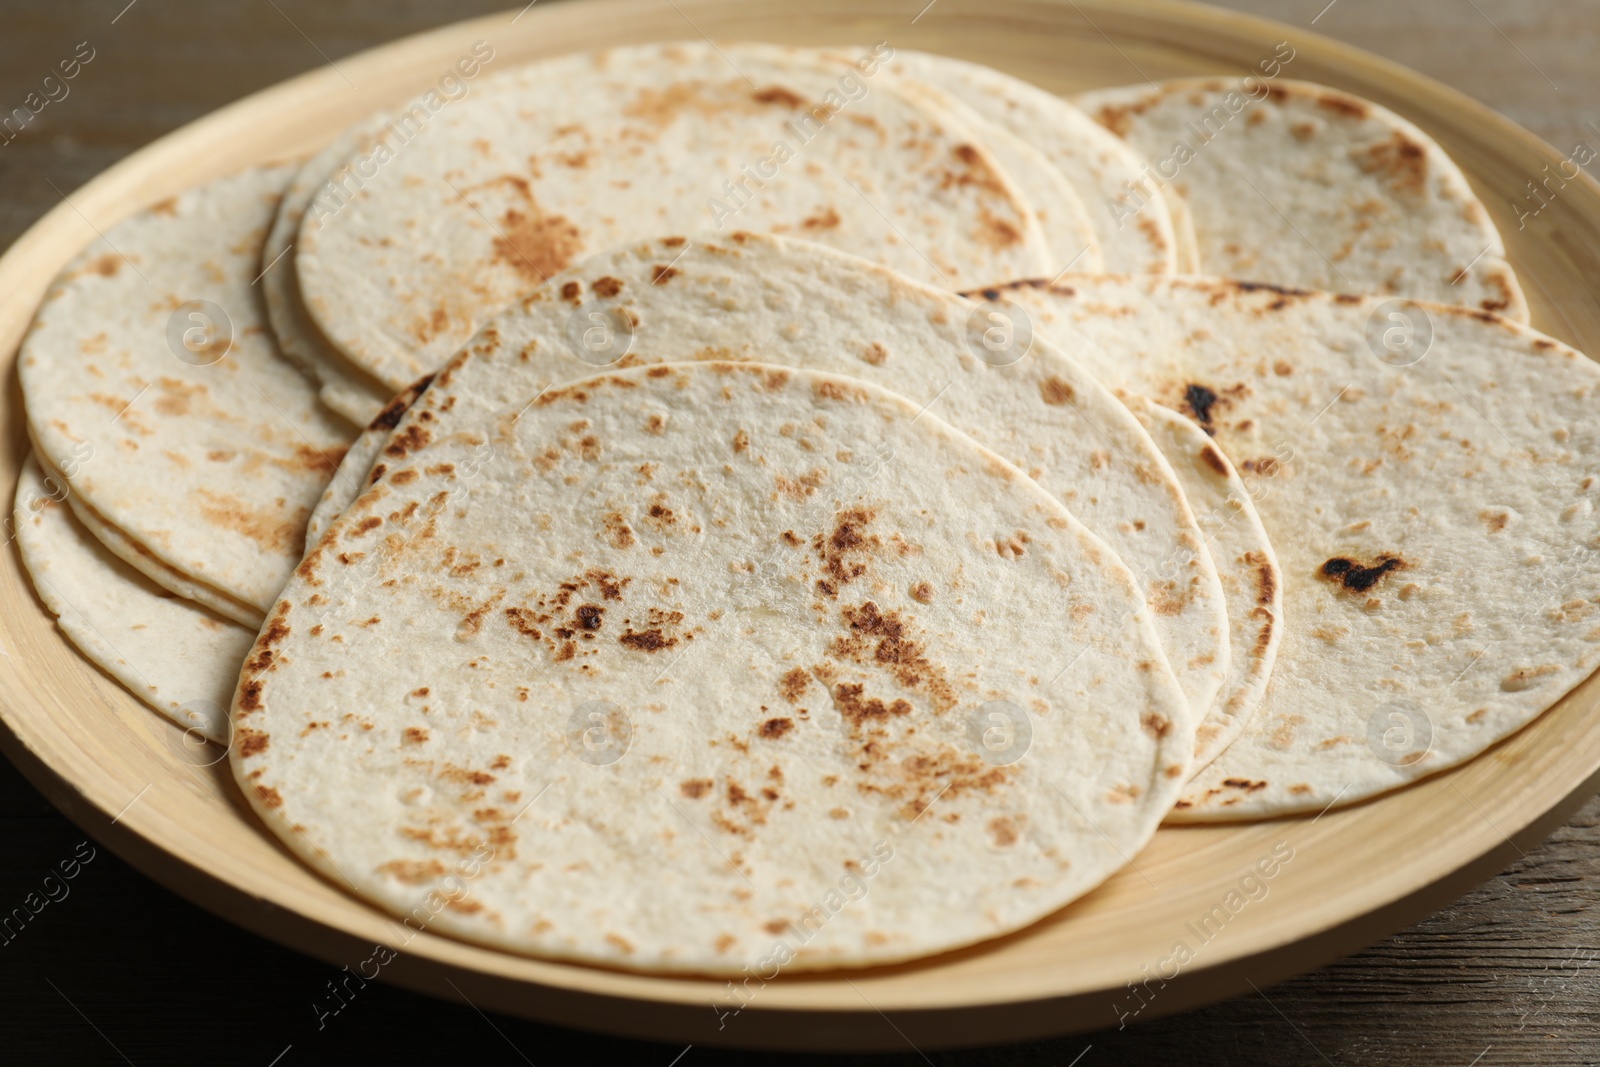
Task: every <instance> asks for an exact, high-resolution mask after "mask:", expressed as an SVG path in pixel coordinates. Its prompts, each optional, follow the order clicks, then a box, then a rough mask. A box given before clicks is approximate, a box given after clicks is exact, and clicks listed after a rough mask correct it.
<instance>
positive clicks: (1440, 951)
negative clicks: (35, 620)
mask: <svg viewBox="0 0 1600 1067" xmlns="http://www.w3.org/2000/svg"><path fill="white" fill-rule="evenodd" d="M545 2H550V0H545ZM569 2H570V0H569ZM925 2H926V0H911V2H909V3H908V8H921V7H922V5H923V4H924V3H925ZM1067 2H1070V0H1067ZM504 6H505V5H504V3H494V2H489V3H483V2H471V3H464V2H460V3H452V4H444V3H424V2H421V0H381V2H380V0H368V2H362V3H356V2H334V0H315V2H314V0H239V2H237V3H229V4H219V3H206V2H203V0H134V2H133V3H131V4H130V3H128V2H127V0H0V114H3V113H9V112H10V111H11V109H12V108H15V107H18V106H22V104H23V103H24V101H25V99H26V98H27V96H28V94H29V93H30V92H36V91H37V92H41V93H44V92H46V89H47V87H45V86H44V84H43V79H44V78H45V76H46V75H49V74H51V73H52V72H54V71H56V69H57V65H58V63H59V62H60V61H62V60H67V59H71V58H73V57H77V58H78V59H79V61H80V66H79V69H78V71H77V74H76V76H75V77H74V78H72V79H71V80H70V82H67V83H66V92H65V93H64V94H63V93H62V91H61V89H60V87H59V86H57V87H55V88H49V89H48V93H49V94H50V95H53V96H55V97H56V99H52V100H51V102H50V103H49V104H47V105H46V106H45V108H44V109H43V110H42V111H41V112H40V114H39V116H38V118H37V119H36V120H35V121H34V122H33V123H31V124H30V125H28V126H27V127H26V128H25V129H24V130H23V131H22V132H21V133H20V134H18V135H16V136H15V137H14V139H11V140H9V141H7V140H6V134H4V133H0V141H4V142H5V143H3V144H0V194H3V195H0V246H3V245H5V244H9V242H10V241H12V240H13V239H15V238H16V237H17V236H18V235H19V234H20V233H21V232H22V231H23V230H24V229H26V227H27V226H28V225H29V224H30V223H32V222H33V221H34V220H35V219H37V218H38V217H39V216H40V215H41V214H43V213H44V212H45V211H46V210H48V209H49V208H51V207H53V206H54V205H55V204H56V203H58V202H59V201H60V199H61V196H62V195H63V194H69V193H70V192H71V190H72V189H73V188H75V187H76V186H78V185H80V184H82V183H83V182H85V181H86V180H88V179H89V178H90V177H92V176H93V175H95V174H96V173H98V172H99V171H101V170H103V169H104V168H105V167H107V166H109V165H110V164H111V163H113V162H115V161H116V160H117V159H119V158H121V157H122V156H123V155H126V154H127V153H128V152H130V151H132V150H133V149H135V148H138V147H139V146H141V145H143V144H145V143H147V142H149V141H150V140H152V139H154V138H155V137H158V136H159V135H161V134H162V133H164V132H166V131H167V130H170V129H172V128H173V127H175V126H178V125H180V124H182V123H184V122H187V121H189V120H191V119H193V118H196V117H198V116H200V115H202V114H204V113H206V112H208V111H211V110H213V109H214V108H216V107H218V106H220V105H222V104H225V103H227V102H229V101H231V100H234V99H237V98H238V97H240V96H243V95H245V94H246V93H249V92H252V91H254V90H256V89H259V88H262V87H264V86H267V85H270V84H272V83H274V82H277V81H279V80H281V79H283V78H286V77H289V76H291V75H293V74H296V73H299V72H301V71H303V70H307V69H310V68H312V67H315V66H318V65H320V64H322V63H325V62H329V61H332V62H335V63H337V61H338V58H339V57H340V56H343V55H347V54H349V53H350V52H353V51H356V50H359V49H362V48H366V47H369V46H371V45H374V44H378V43H382V42H384V41H388V40H391V39H393V38H395V37H399V36H402V35H405V34H408V33H412V32H416V31H418V30H422V29H425V28H428V27H430V26H433V25H437V24H439V23H442V22H445V21H451V20H454V19H457V18H464V17H467V16H469V15H473V14H480V13H484V12H488V11H494V10H497V9H500V8H502V7H504ZM1223 6H1227V7H1231V8H1235V9H1238V10H1242V11H1247V12H1250V13H1253V14H1259V15H1265V16H1269V17H1273V18H1277V19H1280V20H1282V21H1285V22H1289V23H1293V24H1295V25H1298V26H1307V25H1309V24H1311V23H1312V22H1313V20H1315V29H1316V30H1317V31H1319V32H1322V33H1325V34H1327V35H1329V36H1332V37H1336V38H1339V39H1342V40H1345V41H1348V42H1349V43H1352V44H1355V45H1358V46H1360V47H1363V48H1367V49H1370V50H1372V51H1374V52H1377V53H1379V54H1381V55H1384V56H1387V57H1389V58H1392V59H1394V60H1397V61H1398V62H1401V63H1404V64H1406V65H1408V66H1411V67H1414V68H1416V69H1417V70H1419V71H1421V72H1422V73H1424V74H1427V75H1430V76H1432V77H1434V78H1437V79H1439V80H1441V81H1443V82H1445V83H1447V84H1449V85H1452V86H1454V87H1456V88H1458V89H1460V90H1462V91H1463V92H1466V93H1468V94H1469V95H1471V96H1473V97H1476V98H1477V99H1479V100H1481V101H1483V102H1485V103H1487V104H1489V105H1490V106H1491V107H1494V108H1496V109H1497V110H1500V111H1502V112H1504V113H1505V114H1507V115H1509V116H1510V117H1511V118H1513V119H1514V120H1516V121H1518V122H1520V123H1522V124H1523V125H1525V126H1527V127H1529V128H1530V129H1532V130H1533V131H1534V132H1536V133H1538V134H1539V135H1540V136H1542V137H1544V138H1546V139H1547V140H1549V141H1551V142H1552V143H1553V144H1554V145H1556V146H1557V147H1558V148H1559V149H1560V150H1561V151H1562V153H1563V154H1564V155H1566V154H1569V153H1570V152H1571V151H1572V149H1573V147H1574V146H1575V145H1576V144H1578V143H1584V144H1586V145H1590V146H1593V147H1594V148H1596V149H1600V125H1597V123H1600V67H1597V66H1596V65H1595V62H1594V57H1595V55H1596V53H1597V45H1600V0H1541V2H1539V3H1527V2H1525V0H1524V2H1517V0H1412V2H1408V3H1402V2H1396V0H1334V2H1333V3H1331V4H1330V3H1328V2H1327V0H1281V2H1269V0H1232V2H1230V3H1226V4H1224V5H1223ZM912 14H915V12H914V11H913V12H912ZM923 17H925V18H937V17H938V9H937V7H936V6H934V7H931V8H929V9H928V10H927V11H926V12H925V13H924V15H923ZM692 35H693V31H692V28H690V27H689V26H688V25H687V24H686V26H685V36H692ZM84 56H92V58H88V59H87V60H83V58H82V57H84ZM1136 78H1137V75H1136V74H1135V73H1134V72H1133V71H1132V70H1131V69H1130V72H1129V80H1130V81H1132V80H1136ZM1531 177H1533V176H1531V175H1530V178H1531ZM7 298H8V294H4V293H0V301H4V300H5V299H7ZM0 653H4V650H3V649H0ZM0 699H3V697H0ZM1597 852H1600V801H1591V802H1590V803H1589V804H1588V805H1587V806H1586V807H1585V808H1584V809H1583V810H1582V811H1581V812H1580V813H1579V814H1578V815H1577V816H1576V817H1574V818H1573V819H1572V820H1571V821H1570V822H1569V823H1568V824H1567V825H1566V826H1565V827H1563V828H1562V829H1560V830H1559V831H1557V832H1556V833H1555V834H1554V835H1552V837H1551V838H1550V839H1549V840H1548V841H1546V842H1545V843H1544V844H1543V845H1542V846H1540V847H1539V848H1538V849H1536V850H1534V851H1532V852H1530V853H1529V854H1528V855H1527V856H1526V857H1524V858H1523V859H1522V860H1520V861H1519V862H1518V863H1516V864H1515V865H1514V866H1513V867H1512V868H1511V869H1509V870H1507V871H1505V872H1503V873H1502V874H1501V875H1499V876H1498V877H1496V878H1494V879H1493V880H1491V881H1490V882H1488V883H1486V884H1485V885H1483V886H1480V887H1479V888H1478V889H1476V890H1474V891H1473V892H1472V893H1470V894H1468V895H1467V896H1466V897H1465V898H1463V899H1462V900H1460V901H1458V902H1457V903H1456V904H1454V905H1452V906H1451V907H1449V908H1446V909H1444V910H1443V911H1441V912H1439V913H1438V914H1437V915H1435V916H1434V917H1432V918H1431V919H1429V920H1427V921H1425V922H1423V923H1420V924H1419V925H1417V926H1416V927H1414V928H1412V929H1410V930H1408V931H1405V932H1403V933H1401V934H1398V935H1396V936H1395V937H1392V938H1390V939H1389V940H1387V941H1385V942H1382V943H1381V944H1379V945H1376V946H1374V947H1373V948H1371V949H1369V950H1368V951H1366V952H1363V953H1361V954H1359V955H1357V956H1353V957H1350V958H1348V959H1345V960H1342V961H1339V962H1337V963H1335V964H1332V965H1330V966H1328V967H1325V968H1323V969H1321V970H1320V971H1317V972H1315V973H1313V974H1309V975H1305V976H1303V977H1301V978H1298V979H1295V980H1292V981H1290V982H1286V983H1284V984H1283V985H1280V986H1277V987H1274V988H1270V989H1266V990H1263V991H1261V992H1260V993H1259V994H1255V995H1251V996H1248V997H1244V998H1240V999H1237V1000H1234V1001H1230V1002H1227V1003H1224V1004H1219V1005H1216V1006H1214V1007H1210V1008H1205V1009H1201V1010H1198V1011H1194V1012H1189V1013H1186V1014H1183V1015H1178V1016H1173V1017H1170V1018H1165V1019H1157V1020H1154V1021H1151V1022H1142V1023H1140V1024H1138V1025H1136V1026H1132V1027H1130V1028H1128V1029H1126V1030H1124V1031H1121V1032H1117V1031H1106V1032H1102V1033H1097V1034H1089V1035H1084V1036H1081V1037H1076V1038H1064V1039H1061V1040H1058V1041H1053V1042H1046V1043H1040V1044H1034V1045H1027V1046H1017V1047H1012V1048H1004V1049H980V1050H968V1051H964V1052H948V1053H935V1052H929V1053H928V1054H927V1055H926V1056H924V1055H923V1054H922V1053H921V1052H919V1051H918V1050H916V1049H913V1048H910V1047H908V1048H907V1049H906V1051H905V1054H904V1056H903V1057H898V1058H897V1059H899V1060H901V1061H903V1062H905V1063H908V1064H910V1063H922V1062H924V1061H927V1062H940V1063H971V1064H980V1063H983V1064H987V1063H1007V1064H1011V1063H1020V1064H1030V1063H1039V1064H1045V1063H1051V1064H1063V1065H1066V1064H1079V1065H1081V1067H1096V1065H1101V1064H1121V1063H1130V1064H1131V1063H1151V1062H1169V1063H1180V1064H1190V1063H1193V1064H1230V1065H1238V1064H1302V1063H1306V1064H1312V1063H1323V1062H1326V1063H1341V1064H1342V1063H1351V1064H1356V1063H1361V1064H1367V1063H1372V1064H1427V1065H1429V1067H1450V1065H1457V1064H1459V1065H1462V1067H1466V1065H1481V1067H1488V1065H1490V1064H1596V1063H1600V908H1597V906H1596V905H1597V902H1600V856H1597ZM63 864H65V865H66V866H65V867H64V866H63ZM67 870H71V871H73V872H74V875H73V877H71V878H67V877H65V872H66V871H67ZM41 900H43V901H45V903H44V904H42V905H41V904H39V903H38V902H39V901H41ZM25 902H26V903H25ZM25 906H26V907H28V908H30V909H35V910H36V911H37V914H32V912H31V911H30V916H31V917H30V918H28V919H27V921H26V922H24V923H22V924H20V925H18V924H16V923H13V924H12V925H11V926H9V927H0V1006H3V1007H0V1050H3V1051H0V1060H4V1061H5V1062H7V1063H12V1062H15V1063H34V1062H41V1063H42V1062H59V1063H98V1062H105V1063H122V1062H130V1063H135V1064H145V1063H154V1062H178V1063H187V1062H195V1063H214V1062H223V1061H225V1062H240V1063H247V1064H262V1065H268V1064H273V1063H278V1064H281V1065H282V1067H293V1065H295V1064H303V1063H322V1062H327V1063H347V1062H354V1061H361V1062H366V1061H375V1060H380V1059H385V1060H397V1061H398V1062H407V1063H408V1062H413V1061H415V1062H426V1061H428V1060H442V1059H443V1058H445V1057H449V1058H450V1059H452V1060H471V1061H474V1062H488V1063H520V1062H530V1063H539V1064H541V1065H542V1064H546V1063H550V1062H569V1061H570V1062H579V1061H583V1062H588V1061H595V1060H603V1061H606V1062H611V1061H626V1062H631V1063H643V1064H656V1065H659V1067H669V1065H670V1064H673V1063H675V1062H677V1063H681V1064H682V1065H683V1067H692V1065H693V1064H697V1063H707V1062H737V1061H739V1060H741V1059H743V1058H744V1057H742V1056H740V1054H738V1053H731V1052H721V1051H716V1050H709V1049H701V1048H694V1049H690V1050H687V1051H686V1050H684V1049H683V1048H682V1047H681V1046H665V1045H652V1044H648V1043H643V1042H628V1041H619V1040H614V1039H608V1038H600V1037H594V1036H591V1035H586V1034H579V1033H576V1032H573V1031H566V1030H561V1029H558V1028H554V1027H549V1026H541V1025H538V1024H534V1023H527V1022H522V1021H520V1020H515V1019H510V1018H506V1017H502V1016H494V1015H484V1014H482V1013H480V1012H478V1011H477V1010H476V1009H475V1008H473V1007H472V1006H471V1005H470V1004H467V1003H465V1002H463V1003H459V1004H449V1003H445V1002H437V1001H432V1000H428V999H426V998H422V997H418V996H415V995H413V994H410V993H405V992H402V991H399V990H396V989H392V988H389V987H387V986H382V985H377V984H370V985H367V986H365V987H364V988H360V989H358V990H357V991H356V992H355V993H354V994H353V995H349V994H347V995H346V996H345V998H344V999H345V1001H346V1003H345V1006H344V1007H343V1008H342V1009H341V1010H340V1011H339V1012H338V1013H337V1014H334V1015H325V1016H322V1017H320V1018H319V1015H318V1013H317V1011H316V1010H314V1008H313V1004H315V1003H319V1002H320V1003H321V1004H322V1006H323V1010H324V1011H326V1009H327V1007H328V1005H329V1004H331V1003H332V1001H331V998H330V996H329V992H328V990H329V983H330V982H333V981H335V980H336V979H337V978H339V977H340V976H339V974H338V972H337V971H336V970H335V969H334V968H331V967H329V966H326V965H324V964H321V963H317V962H314V961H312V960H309V959H307V958H305V957H301V956H298V955H296V954H294V953H292V952H289V951H287V950H284V949H281V948H278V947H277V946H275V945H272V944H270V943H268V942H266V941H263V940H261V939H259V938H256V937H254V936H252V935H250V934H246V933H244V932H242V931H240V930H238V929H236V928H234V927H232V926H229V925H228V924H226V923H223V922H221V921H220V920H217V919H215V918H213V917H211V916H210V915H208V914H206V913H205V912H203V911H201V910H200V909H198V908H196V907H194V906H192V905H190V904H188V903H186V902H185V901H183V900H181V899H179V898H177V897H175V896H173V895H172V894H170V893H168V892H166V891H165V890H163V889H161V888H159V887H158V886H156V885H154V884H153V883H151V882H149V881H148V880H146V879H145V878H143V877H142V876H141V875H139V874H137V873H136V872H134V871H133V870H132V869H131V868H129V867H128V866H126V865H125V864H123V863H122V862H121V861H120V860H118V859H116V858H115V857H114V856H112V855H111V854H110V853H109V852H107V851H106V850H105V849H103V848H102V849H96V848H95V846H94V845H93V843H92V842H86V841H85V839H84V837H83V835H82V834H81V833H80V832H78V831H77V830H76V828H75V827H73V826H72V824H71V823H70V822H68V821H67V820H66V819H65V818H64V817H62V816H61V815H59V814H57V813H56V812H55V811H54V810H53V809H51V808H50V806H49V805H48V804H47V803H46V802H45V801H44V800H43V799H42V798H41V797H40V796H39V795H38V794H37V793H35V792H34V791H33V790H32V789H31V788H30V787H29V786H28V785H26V783H24V782H23V781H22V779H21V777H20V775H18V774H17V773H16V772H15V771H14V770H12V769H11V768H10V767H9V766H6V765H4V764H0V916H5V915H9V914H11V912H12V909H13V908H18V907H25ZM1156 1006H1157V1007H1159V1005H1156ZM885 1025H888V1024H887V1023H886V1024H885ZM220 1050H226V1051H225V1052H223V1051H220ZM680 1055H681V1056H682V1059H681V1060H675V1057H679V1056H680ZM1080 1056H1081V1059H1078V1057H1080ZM278 1057H281V1058H279V1059H275V1058H278ZM775 1058H776V1059H779V1060H790V1059H792V1060H795V1061H799V1060H800V1059H802V1057H775ZM862 1059H865V1057H863V1058H862ZM895 1059H896V1058H891V1059H890V1060H889V1061H887V1062H894V1061H895ZM874 1062H885V1061H883V1060H882V1058H874Z"/></svg>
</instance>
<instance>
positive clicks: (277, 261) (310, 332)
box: [260, 113, 394, 426]
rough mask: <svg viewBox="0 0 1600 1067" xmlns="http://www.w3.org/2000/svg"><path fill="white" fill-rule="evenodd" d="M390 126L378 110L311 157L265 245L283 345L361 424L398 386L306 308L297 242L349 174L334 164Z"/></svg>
mask: <svg viewBox="0 0 1600 1067" xmlns="http://www.w3.org/2000/svg"><path fill="white" fill-rule="evenodd" d="M387 128H388V116H387V115H385V114H383V113H379V114H377V115H373V116H372V117H370V118H367V119H364V120H362V121H361V122H359V123H357V124H356V125H354V126H352V127H351V128H350V129H348V130H345V131H344V132H343V133H341V134H340V135H339V136H338V137H336V138H334V139H333V141H332V142H331V143H329V144H328V146H327V147H325V148H324V149H323V150H322V151H320V152H318V153H317V154H316V155H314V156H312V157H311V158H310V159H308V160H306V162H305V163H304V164H302V165H301V167H300V169H299V170H298V171H296V172H295V176H294V180H293V181H291V182H290V183H289V187H288V188H287V189H286V190H284V194H283V200H282V202H281V203H280V204H279V205H278V214H277V215H276V216H275V217H274V218H273V221H272V229H271V230H269V231H268V232H267V239H266V242H265V243H264V244H263V245H262V246H261V272H262V273H261V281H260V285H261V291H262V295H263V296H264V297H265V299H266V302H267V317H268V319H269V320H270V321H271V323H272V332H273V334H274V335H275V336H276V337H277V340H278V347H279V348H280V349H281V350H282V351H283V354H284V356H285V357H286V358H288V360H289V361H290V362H291V363H293V364H294V365H295V366H296V367H299V368H300V371H301V373H303V374H305V375H306V376H307V377H309V378H311V380H312V381H314V382H317V383H318V384H319V385H320V387H321V388H320V389H319V390H318V395H319V396H320V397H321V398H322V402H323V403H324V404H326V405H328V407H330V408H332V409H333V410H334V411H337V412H338V413H339V414H340V415H343V416H344V417H345V418H346V419H349V420H350V421H351V422H352V423H354V424H355V425H357V426H365V425H366V424H367V423H369V422H371V421H372V420H373V419H374V418H376V417H377V416H378V413H379V412H380V411H382V410H383V406H384V404H386V403H388V401H389V398H390V397H391V396H392V395H393V394H394V390H393V389H390V388H388V387H387V386H385V385H383V384H382V383H381V382H379V381H378V380H377V379H375V378H373V377H372V376H371V375H369V374H365V373H363V372H362V371H360V370H359V369H357V368H356V367H355V366H354V365H353V364H351V362H350V361H349V360H348V359H345V358H344V356H342V355H340V353H339V350H338V349H336V348H334V347H333V346H332V345H331V344H329V343H328V339H327V338H326V337H324V336H323V335H322V331H321V330H320V329H318V328H317V324H316V323H315V322H313V321H312V319H311V316H310V315H307V314H306V309H305V304H304V303H303V302H302V300H301V297H300V275H299V274H298V273H297V272H296V271H295V268H294V244H295V239H296V238H297V237H298V236H299V233H300V223H301V221H302V220H303V219H304V218H305V214H306V209H307V208H309V207H310V206H311V201H312V198H313V197H315V196H316V195H317V194H318V193H319V192H321V191H322V189H323V187H324V186H326V185H327V184H328V183H329V182H330V181H334V182H337V181H344V180H349V179H348V177H347V176H345V175H337V176H336V175H334V170H335V168H337V167H339V166H340V165H341V164H345V163H347V161H348V160H349V159H350V158H351V157H352V156H358V155H361V154H363V153H365V152H370V151H371V150H372V148H373V147H374V145H375V143H376V141H377V138H378V135H379V133H380V132H381V131H383V130H386V129H387Z"/></svg>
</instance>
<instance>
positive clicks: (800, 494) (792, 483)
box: [773, 467, 828, 502]
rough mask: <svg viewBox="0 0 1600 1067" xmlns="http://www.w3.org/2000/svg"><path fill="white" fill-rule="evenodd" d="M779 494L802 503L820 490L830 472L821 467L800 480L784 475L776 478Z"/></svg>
mask: <svg viewBox="0 0 1600 1067" xmlns="http://www.w3.org/2000/svg"><path fill="white" fill-rule="evenodd" d="M773 480H774V482H775V483H776V485H777V487H778V492H779V493H782V494H783V496H784V498H785V499H788V500H793V501H796V502H798V501H801V500H804V499H805V498H806V497H808V496H811V495H812V494H813V493H815V492H816V491H817V490H818V489H820V488H821V487H822V486H823V485H824V484H825V483H826V482H827V480H828V472H827V471H826V470H824V469H823V468H821V467H818V468H816V469H815V470H810V471H807V472H806V473H804V474H802V475H800V477H798V478H789V477H786V476H784V475H782V474H779V475H775V476H774V479H773Z"/></svg>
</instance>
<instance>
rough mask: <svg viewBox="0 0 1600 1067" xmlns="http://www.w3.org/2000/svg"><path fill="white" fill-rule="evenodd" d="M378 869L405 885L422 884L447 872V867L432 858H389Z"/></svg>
mask: <svg viewBox="0 0 1600 1067" xmlns="http://www.w3.org/2000/svg"><path fill="white" fill-rule="evenodd" d="M378 871H379V872H380V873H382V874H387V875H388V876H389V877H391V878H394V879H395V880H396V881H400V882H404V883H405V884H406V885H423V884H425V883H427V882H430V881H432V880H433V879H435V878H440V877H443V876H444V875H445V874H447V873H448V872H449V868H447V867H446V866H445V865H444V864H442V863H440V862H439V861H438V860H433V859H430V860H391V861H390V862H388V863H385V864H384V865H383V866H381V867H379V868H378Z"/></svg>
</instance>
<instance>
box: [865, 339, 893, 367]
mask: <svg viewBox="0 0 1600 1067" xmlns="http://www.w3.org/2000/svg"><path fill="white" fill-rule="evenodd" d="M888 359H889V350H888V349H887V348H885V347H883V345H882V344H880V343H879V342H877V341H873V342H872V343H871V344H869V345H867V347H866V348H865V349H863V350H862V352H861V361H862V362H863V363H870V364H872V365H873V366H874V367H881V366H883V365H884V363H885V362H886V361H887V360H888Z"/></svg>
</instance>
